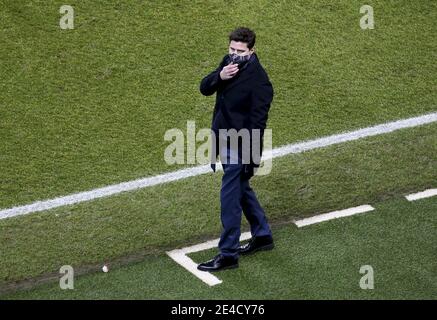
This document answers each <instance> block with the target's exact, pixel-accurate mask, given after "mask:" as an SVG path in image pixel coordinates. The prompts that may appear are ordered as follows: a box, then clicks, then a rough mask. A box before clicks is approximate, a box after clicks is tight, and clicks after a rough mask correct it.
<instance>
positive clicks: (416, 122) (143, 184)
mask: <svg viewBox="0 0 437 320" xmlns="http://www.w3.org/2000/svg"><path fill="white" fill-rule="evenodd" d="M436 121H437V112H434V113H429V114H425V115H422V116H419V117H413V118H409V119H404V120H398V121H394V122H389V123H385V124H380V125H376V126H373V127H368V128H364V129H359V130H355V131H350V132H346V133H342V134H335V135H331V136H327V137H322V138H319V139H314V140H309V141H304V142H300V143H295V144H289V145H286V146H282V147H278V148H275V149H273V150H270V151H269V150H266V153H265V157H264V156H263V160H267V159H273V158H277V157H283V156H285V155H288V154H292V153H300V152H303V151H307V150H312V149H316V148H321V147H326V146H329V145H333V144H337V143H343V142H347V141H352V140H358V139H361V138H365V137H370V136H375V135H380V134H384V133H388V132H392V131H395V130H399V129H403V128H411V127H416V126H420V125H424V124H427V123H432V122H436ZM217 164H218V166H217V170H221V166H220V165H219V163H217ZM209 172H211V169H210V166H209V164H207V165H202V166H197V167H192V168H186V169H182V170H178V171H174V172H169V173H165V174H160V175H157V176H152V177H147V178H141V179H137V180H132V181H128V182H123V183H119V184H114V185H109V186H106V187H103V188H97V189H93V190H90V191H85V192H80V193H75V194H71V195H67V196H63V197H58V198H55V199H50V200H43V201H37V202H34V203H31V204H28V205H23V206H17V207H13V208H10V209H2V210H0V219H5V218H10V217H15V216H19V215H25V214H29V213H33V212H39V211H45V210H49V209H54V208H58V207H62V206H66V205H72V204H77V203H80V202H84V201H90V200H94V199H98V198H103V197H108V196H111V195H115V194H118V193H121V192H126V191H132V190H137V189H142V188H147V187H151V186H154V185H158V184H163V183H167V182H171V181H177V180H181V179H185V178H189V177H194V176H198V175H201V174H205V173H209Z"/></svg>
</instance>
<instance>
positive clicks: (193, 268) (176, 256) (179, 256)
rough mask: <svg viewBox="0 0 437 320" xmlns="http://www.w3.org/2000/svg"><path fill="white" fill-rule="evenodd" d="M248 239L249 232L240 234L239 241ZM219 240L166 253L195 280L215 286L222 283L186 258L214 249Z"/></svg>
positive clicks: (249, 236)
mask: <svg viewBox="0 0 437 320" xmlns="http://www.w3.org/2000/svg"><path fill="white" fill-rule="evenodd" d="M250 238H251V234H250V232H245V233H242V234H241V236H240V241H244V240H248V239H250ZM219 240H220V239H215V240H211V241H208V242H205V243H201V244H196V245H194V246H191V247H187V248H182V249H176V250H172V251H169V252H167V254H168V255H169V256H170V258H172V259H173V260H174V261H176V262H177V263H178V264H180V265H181V266H182V267H184V268H185V269H187V270H188V271H189V272H191V273H192V274H194V275H195V276H196V277H197V278H199V279H200V280H202V281H203V282H205V283H206V284H208V285H209V286H215V285H217V284H220V283H222V281H221V280H220V279H219V278H217V277H216V276H214V275H212V274H211V273H209V272H205V271H200V270H198V269H197V263H195V262H194V261H193V260H192V259H191V258H190V257H188V256H187V254H189V253H193V252H198V251H203V250H208V249H212V248H215V247H217V246H218V243H219Z"/></svg>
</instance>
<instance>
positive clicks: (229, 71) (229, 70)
mask: <svg viewBox="0 0 437 320" xmlns="http://www.w3.org/2000/svg"><path fill="white" fill-rule="evenodd" d="M237 72H238V64H233V63H232V62H231V63H230V64H228V65H227V66H225V67H223V69H222V71H220V78H221V79H222V80H229V79H231V78H233V77H234V76H235V75H236V74H237Z"/></svg>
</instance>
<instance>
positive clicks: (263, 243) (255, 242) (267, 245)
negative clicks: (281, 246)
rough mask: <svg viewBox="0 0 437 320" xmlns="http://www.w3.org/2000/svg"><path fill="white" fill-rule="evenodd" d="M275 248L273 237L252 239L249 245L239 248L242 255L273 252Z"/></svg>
mask: <svg viewBox="0 0 437 320" xmlns="http://www.w3.org/2000/svg"><path fill="white" fill-rule="evenodd" d="M274 247H275V245H274V243H273V238H272V237H271V236H262V237H256V238H252V239H250V241H249V243H247V244H246V245H244V246H241V247H240V248H238V252H239V253H240V254H241V255H248V254H251V253H255V252H258V251H263V250H272V249H273V248H274Z"/></svg>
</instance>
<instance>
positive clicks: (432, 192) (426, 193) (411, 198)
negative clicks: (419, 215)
mask: <svg viewBox="0 0 437 320" xmlns="http://www.w3.org/2000/svg"><path fill="white" fill-rule="evenodd" d="M434 196H437V189H428V190H425V191H422V192H417V193H412V194H409V195H407V196H405V198H407V200H408V201H415V200H419V199H424V198H430V197H434Z"/></svg>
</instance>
